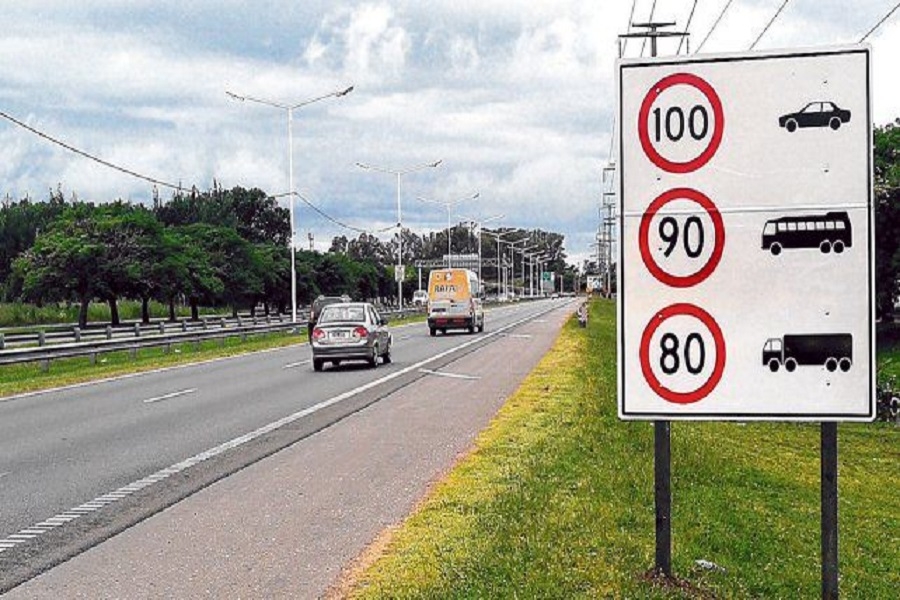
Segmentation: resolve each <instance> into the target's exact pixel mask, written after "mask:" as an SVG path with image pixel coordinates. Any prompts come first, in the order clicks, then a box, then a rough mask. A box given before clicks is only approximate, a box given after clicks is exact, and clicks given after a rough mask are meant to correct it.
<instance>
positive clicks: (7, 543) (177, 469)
mask: <svg viewBox="0 0 900 600" xmlns="http://www.w3.org/2000/svg"><path fill="white" fill-rule="evenodd" d="M529 320H531V319H529V317H525V318H522V319H519V320H517V321H515V322H513V323H510V324H509V325H505V326H503V327H501V328H499V329H497V330H496V331H491V332H488V333H485V334H484V335H481V336H478V337H475V338H470V339H468V340H467V341H465V342H463V343H461V344H459V345H457V346H454V347H452V348H449V349H447V350H445V351H443V352H440V353H438V354H435V355H434V356H432V357H431V358H426V359H425V360H423V361H420V362H417V363H416V364H414V365H410V366H408V367H406V368H404V369H400V370H398V371H392V372H391V373H388V374H387V375H385V376H384V377H381V378H380V379H376V380H374V381H370V382H369V383H367V384H365V385H362V386H360V387H358V388H356V389H352V390H348V391H346V392H344V393H343V394H339V395H337V396H334V397H332V398H329V399H328V400H323V401H322V402H319V403H318V404H315V405H313V406H310V407H309V408H306V409H303V410H301V411H298V412H295V413H293V414H290V415H288V416H286V417H283V418H281V419H278V420H277V421H273V422H272V423H269V424H268V425H264V426H262V427H260V428H259V429H256V430H254V431H251V432H249V433H246V434H244V435H242V436H240V437H236V438H234V439H232V440H229V441H227V442H225V443H224V444H219V445H218V446H215V447H213V448H210V449H209V450H206V451H205V452H201V453H200V454H196V455H194V456H192V457H190V458H188V459H185V460H183V461H181V462H179V463H175V464H174V465H172V466H170V467H168V468H166V469H162V470H161V471H157V472H156V473H153V474H152V475H150V476H148V477H144V478H143V479H138V480H137V481H133V482H131V483H129V484H128V485H126V486H123V487H120V488H119V489H117V490H113V491H112V492H109V493H108V494H104V495H103V496H98V497H97V498H95V499H94V500H92V501H90V502H85V503H84V504H81V505H79V506H76V507H75V508H70V509H69V510H67V511H66V512H63V513H60V514H58V515H56V516H53V517H50V518H49V519H46V520H44V521H42V522H40V523H38V524H35V525H32V526H31V527H28V528H26V529H23V530H22V531H20V532H19V533H15V534H12V535H9V536H7V537H6V538H3V539H0V554H2V553H3V552H5V551H7V550H10V549H12V548H15V547H16V546H18V545H19V544H23V543H25V542H27V541H30V540H32V539H34V538H35V537H37V535H32V534H29V533H25V532H28V531H34V530H37V529H44V528H45V527H46V526H50V527H58V526H60V525H63V524H65V523H68V522H69V521H74V520H75V519H78V518H79V517H82V516H84V515H87V514H90V513H93V512H95V511H97V510H100V509H102V508H105V507H106V506H109V505H110V504H113V503H115V502H117V501H118V500H120V499H123V498H125V497H127V496H130V495H132V494H134V493H136V492H138V491H140V490H142V489H144V488H146V487H148V486H150V485H152V484H154V483H158V482H160V481H163V480H164V479H168V478H169V477H170V476H172V475H175V474H177V473H181V472H182V471H184V470H185V469H188V468H190V467H192V466H194V465H196V464H199V463H201V462H203V461H205V460H208V459H210V458H214V457H216V456H218V455H220V454H223V453H224V452H227V451H228V450H232V449H234V448H237V447H239V446H242V445H244V444H246V443H247V442H250V441H253V440H255V439H256V438H259V437H262V436H264V435H266V434H268V433H271V432H272V431H275V430H276V429H279V428H281V427H284V426H285V425H289V424H290V423H293V422H294V421H298V420H300V419H302V418H304V417H308V416H309V415H311V414H314V413H317V412H319V411H320V410H322V409H324V408H328V407H329V406H332V405H334V404H338V403H340V402H343V401H345V400H348V399H350V398H353V397H354V396H356V395H358V394H360V393H362V392H365V391H367V390H370V389H372V388H374V387H376V386H378V385H381V384H382V383H385V382H387V381H390V380H392V379H396V378H398V377H401V376H403V375H406V374H407V373H411V372H413V371H415V370H417V369H419V370H422V367H424V366H425V365H427V364H428V363H431V362H434V361H436V360H440V359H442V358H444V357H446V356H449V355H451V354H453V353H454V352H457V351H459V350H462V349H464V348H467V347H469V346H472V345H474V344H477V343H480V342H482V341H484V340H485V339H490V338H492V337H495V336H501V335H506V333H505V332H506V331H508V330H510V329H513V328H515V327H518V326H519V325H522V324H523V323H526V322H528V321H529ZM435 374H436V375H443V376H445V377H464V378H469V377H471V376H466V375H462V376H460V375H452V374H449V373H435ZM194 391H196V390H193V389H191V390H184V391H182V392H175V394H176V395H180V394H184V393H192V392H194ZM167 396H168V397H173V395H172V394H168V395H167ZM11 398H12V397H11ZM164 398H165V397H163V396H161V397H160V399H164ZM145 402H146V401H145ZM45 531H49V529H44V531H41V533H44V532H45Z"/></svg>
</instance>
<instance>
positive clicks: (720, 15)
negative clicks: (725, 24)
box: [694, 0, 734, 54]
mask: <svg viewBox="0 0 900 600" xmlns="http://www.w3.org/2000/svg"><path fill="white" fill-rule="evenodd" d="M732 2H734V0H728V2H727V3H726V4H725V8H723V9H722V12H720V13H719V17H718V18H717V19H716V22H715V23H713V26H712V27H711V28H710V30H709V31H708V32H707V33H706V37H705V38H703V41H702V42H700V45H699V46H697V49H696V50H694V54H696V53H698V52H700V49H701V48H703V44H705V43H706V40H708V39H709V36H711V35H712V33H713V31H715V30H716V27H718V26H719V22H721V21H722V17H724V16H725V11H727V10H728V7H729V6H731V3H732Z"/></svg>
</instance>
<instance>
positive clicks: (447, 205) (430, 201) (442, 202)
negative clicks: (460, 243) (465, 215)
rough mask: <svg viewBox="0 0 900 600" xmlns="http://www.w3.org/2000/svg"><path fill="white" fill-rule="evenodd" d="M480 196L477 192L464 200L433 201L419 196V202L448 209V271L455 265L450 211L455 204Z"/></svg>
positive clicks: (463, 198)
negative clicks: (451, 242)
mask: <svg viewBox="0 0 900 600" xmlns="http://www.w3.org/2000/svg"><path fill="white" fill-rule="evenodd" d="M480 195H481V194H480V193H479V192H475V193H474V194H472V195H470V196H464V197H462V198H457V199H456V200H431V199H430V198H423V197H422V196H419V200H421V201H422V202H429V203H432V204H441V205H443V206H445V207H447V268H448V269H450V268H452V267H453V264H452V260H453V259H452V258H451V257H452V256H453V251H452V250H451V246H450V241H451V239H452V238H451V236H450V209H451V208H453V205H454V204H457V203H459V202H462V201H464V200H474V199H476V198H478V197H479V196H480Z"/></svg>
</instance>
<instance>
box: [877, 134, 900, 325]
mask: <svg viewBox="0 0 900 600" xmlns="http://www.w3.org/2000/svg"><path fill="white" fill-rule="evenodd" d="M874 143H875V148H874V161H875V165H874V171H875V244H876V247H875V289H876V306H877V307H878V313H879V314H880V315H881V316H884V317H888V316H890V315H893V313H894V304H895V302H896V301H897V298H898V292H900V288H898V279H900V119H898V120H897V121H896V122H895V123H893V124H888V125H886V126H884V127H876V128H875V136H874Z"/></svg>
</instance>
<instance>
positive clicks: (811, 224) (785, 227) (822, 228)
mask: <svg viewBox="0 0 900 600" xmlns="http://www.w3.org/2000/svg"><path fill="white" fill-rule="evenodd" d="M852 245H853V234H852V231H851V229H850V215H849V214H847V213H846V212H842V211H838V212H829V213H825V214H824V215H807V216H798V217H781V218H780V219H771V220H769V221H766V224H765V226H764V227H763V233H762V249H763V250H768V251H769V252H771V253H772V254H773V255H775V256H778V255H779V254H781V250H782V249H784V248H818V249H819V250H820V251H821V252H822V253H824V254H827V253H829V252H831V251H832V250H834V252H835V253H836V254H840V253H841V252H843V251H844V248H849V247H851V246H852Z"/></svg>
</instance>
